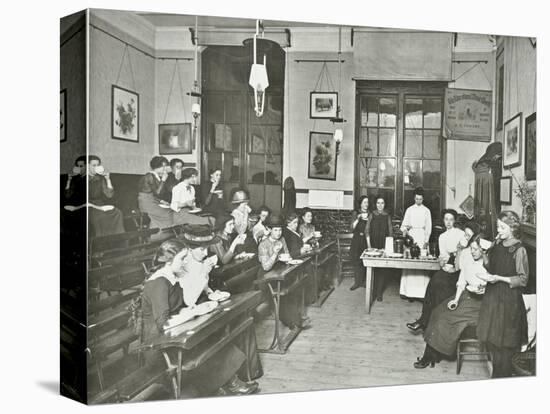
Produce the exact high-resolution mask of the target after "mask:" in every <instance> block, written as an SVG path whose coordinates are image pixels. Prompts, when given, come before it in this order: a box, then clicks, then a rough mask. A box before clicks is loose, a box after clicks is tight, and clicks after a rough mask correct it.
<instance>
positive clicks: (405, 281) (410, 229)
mask: <svg viewBox="0 0 550 414" xmlns="http://www.w3.org/2000/svg"><path fill="white" fill-rule="evenodd" d="M423 202H424V189H422V188H421V187H417V188H416V189H415V190H414V204H413V205H412V206H410V207H409V208H408V209H407V211H405V217H404V218H403V223H402V224H401V231H402V232H403V235H407V234H409V235H410V236H411V237H412V238H413V240H414V242H415V243H416V244H417V245H418V247H420V248H421V249H423V248H424V246H425V245H426V244H427V243H428V241H429V240H430V234H432V215H431V213H430V210H429V209H428V208H427V207H426V206H425V205H424V204H422V203H423ZM428 275H429V272H427V271H426V270H412V269H403V272H402V274H401V286H400V287H399V294H400V295H402V296H405V297H407V298H409V299H412V298H418V299H421V298H423V297H424V295H425V293H426V287H427V286H428V282H429V281H430V277H429V276H428Z"/></svg>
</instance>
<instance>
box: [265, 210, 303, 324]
mask: <svg viewBox="0 0 550 414" xmlns="http://www.w3.org/2000/svg"><path fill="white" fill-rule="evenodd" d="M267 226H268V228H269V229H270V232H269V236H268V237H266V238H265V239H263V240H262V241H261V242H260V245H259V246H258V260H259V261H260V264H261V265H262V267H261V269H260V271H259V272H258V277H261V276H263V275H264V274H265V273H267V272H269V271H270V270H272V269H273V267H274V266H275V264H276V263H277V262H278V261H279V255H280V254H287V255H289V250H288V246H287V244H286V241H285V239H284V238H283V237H282V236H283V219H282V218H281V217H280V216H278V215H272V216H270V217H269V219H268V222H267ZM264 293H265V294H266V295H269V292H268V290H267V289H266V288H264ZM296 296H297V295H287V296H284V297H282V298H281V307H280V311H279V316H280V319H281V322H282V323H283V324H284V325H286V326H288V327H289V328H291V329H293V328H295V327H301V328H306V327H308V326H309V325H310V319H309V318H308V317H307V316H304V315H302V313H301V309H300V306H299V298H298V297H296Z"/></svg>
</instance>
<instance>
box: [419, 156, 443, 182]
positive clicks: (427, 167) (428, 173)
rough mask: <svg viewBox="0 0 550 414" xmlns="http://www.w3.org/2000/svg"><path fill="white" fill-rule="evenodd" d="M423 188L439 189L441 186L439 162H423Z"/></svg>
mask: <svg viewBox="0 0 550 414" xmlns="http://www.w3.org/2000/svg"><path fill="white" fill-rule="evenodd" d="M422 167H423V175H424V180H423V182H424V187H425V188H439V187H440V185H441V162H440V161H432V160H424V161H423V163H422Z"/></svg>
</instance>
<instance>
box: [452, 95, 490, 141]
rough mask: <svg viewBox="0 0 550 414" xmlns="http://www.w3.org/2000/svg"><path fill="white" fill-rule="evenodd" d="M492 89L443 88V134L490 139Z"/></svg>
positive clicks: (460, 137)
mask: <svg viewBox="0 0 550 414" xmlns="http://www.w3.org/2000/svg"><path fill="white" fill-rule="evenodd" d="M492 94H493V93H492V91H481V90H473V89H452V88H447V89H446V90H445V115H444V125H443V136H444V137H445V138H447V139H460V140H466V141H480V142H489V141H491V112H492Z"/></svg>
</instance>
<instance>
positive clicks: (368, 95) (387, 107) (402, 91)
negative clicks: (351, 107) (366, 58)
mask: <svg viewBox="0 0 550 414" xmlns="http://www.w3.org/2000/svg"><path fill="white" fill-rule="evenodd" d="M372 89H373V90H372V91H369V89H368V88H364V89H361V88H358V95H357V108H358V113H357V118H356V124H357V125H358V128H357V139H356V143H357V152H356V175H355V177H356V178H355V181H356V185H355V188H356V194H357V195H368V196H369V198H370V201H371V204H373V202H374V199H373V198H374V196H376V195H383V196H384V198H385V199H386V208H387V209H388V211H390V212H391V213H392V214H395V215H397V216H402V215H403V213H404V211H405V210H406V208H407V207H408V206H410V205H411V204H412V203H413V191H414V189H415V188H416V187H419V186H421V187H423V188H424V190H425V196H424V204H425V205H426V206H427V207H428V208H430V210H431V211H432V218H434V219H437V218H439V217H440V210H441V206H442V205H443V201H442V194H444V193H443V188H444V174H442V171H444V167H445V156H444V154H445V151H444V142H443V140H442V137H441V127H442V110H443V108H442V106H443V99H442V91H443V89H442V88H441V87H435V88H434V87H431V86H429V87H426V88H423V87H422V86H420V85H412V86H411V85H410V84H406V85H405V84H403V85H395V84H392V85H391V86H389V87H386V88H384V87H380V83H377V84H376V88H372ZM371 207H373V208H374V205H372V206H371Z"/></svg>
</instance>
